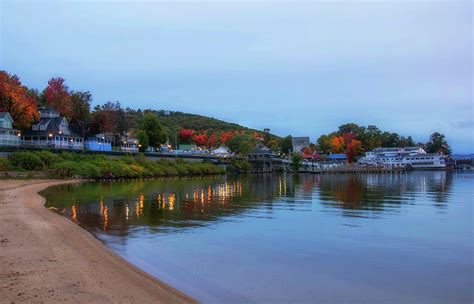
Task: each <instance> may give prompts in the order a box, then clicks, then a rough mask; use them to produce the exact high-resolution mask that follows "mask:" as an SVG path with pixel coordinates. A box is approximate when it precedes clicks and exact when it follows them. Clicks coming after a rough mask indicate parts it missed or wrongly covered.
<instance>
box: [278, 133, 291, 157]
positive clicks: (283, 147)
mask: <svg viewBox="0 0 474 304" xmlns="http://www.w3.org/2000/svg"><path fill="white" fill-rule="evenodd" d="M278 147H279V149H280V152H281V153H283V154H290V153H291V152H292V151H293V142H292V138H291V135H288V136H287V137H283V138H281V139H280V142H279V144H278Z"/></svg>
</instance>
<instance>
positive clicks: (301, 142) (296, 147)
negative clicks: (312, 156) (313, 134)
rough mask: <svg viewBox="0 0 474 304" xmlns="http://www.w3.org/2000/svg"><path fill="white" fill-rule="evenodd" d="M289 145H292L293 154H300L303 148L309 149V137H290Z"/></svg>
mask: <svg viewBox="0 0 474 304" xmlns="http://www.w3.org/2000/svg"><path fill="white" fill-rule="evenodd" d="M291 144H292V145H293V152H296V153H300V152H302V151H303V149H304V148H307V147H309V137H308V136H304V137H291Z"/></svg>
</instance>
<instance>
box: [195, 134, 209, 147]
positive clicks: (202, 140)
mask: <svg viewBox="0 0 474 304" xmlns="http://www.w3.org/2000/svg"><path fill="white" fill-rule="evenodd" d="M193 141H194V143H195V144H196V146H200V147H202V146H205V145H206V143H207V137H206V135H203V134H198V135H196V136H194V137H193Z"/></svg>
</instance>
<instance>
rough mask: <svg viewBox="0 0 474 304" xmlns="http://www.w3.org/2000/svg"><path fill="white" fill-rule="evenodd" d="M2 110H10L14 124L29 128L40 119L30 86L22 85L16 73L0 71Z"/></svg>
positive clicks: (0, 103)
mask: <svg viewBox="0 0 474 304" xmlns="http://www.w3.org/2000/svg"><path fill="white" fill-rule="evenodd" d="M0 111H2V112H3V111H4V112H8V113H10V115H11V116H12V118H13V120H14V126H15V127H17V128H20V129H29V128H30V127H31V124H32V123H33V122H34V121H36V120H38V119H39V113H38V110H37V107H36V100H35V98H34V97H32V96H31V95H30V94H28V88H27V87H25V86H22V85H21V82H20V79H19V78H18V76H16V75H10V74H8V73H7V72H5V71H0Z"/></svg>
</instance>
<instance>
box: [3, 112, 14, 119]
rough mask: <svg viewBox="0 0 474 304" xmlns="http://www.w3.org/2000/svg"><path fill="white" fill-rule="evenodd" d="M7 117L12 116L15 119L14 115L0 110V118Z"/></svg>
mask: <svg viewBox="0 0 474 304" xmlns="http://www.w3.org/2000/svg"><path fill="white" fill-rule="evenodd" d="M5 117H10V119H11V120H13V118H12V116H11V115H10V113H8V112H0V119H5Z"/></svg>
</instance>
